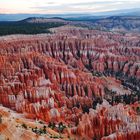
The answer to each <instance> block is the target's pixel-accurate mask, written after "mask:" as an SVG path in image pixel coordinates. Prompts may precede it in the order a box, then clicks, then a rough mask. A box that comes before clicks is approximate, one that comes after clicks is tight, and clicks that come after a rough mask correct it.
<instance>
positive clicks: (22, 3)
mask: <svg viewBox="0 0 140 140" xmlns="http://www.w3.org/2000/svg"><path fill="white" fill-rule="evenodd" d="M133 8H140V0H106V1H105V0H0V14H3V13H4V14H19V13H30V14H33V13H37V14H69V13H96V12H108V11H116V10H122V9H133Z"/></svg>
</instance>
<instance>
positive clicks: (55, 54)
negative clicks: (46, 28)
mask: <svg viewBox="0 0 140 140" xmlns="http://www.w3.org/2000/svg"><path fill="white" fill-rule="evenodd" d="M50 31H51V32H52V33H51V34H37V35H9V36H2V37H0V104H1V106H0V118H1V123H0V134H1V135H0V139H2V140H3V139H6V138H7V139H9V140H14V139H15V138H17V137H18V139H19V140H24V139H33V140H34V139H38V140H45V139H48V140H51V139H65V140H67V139H73V140H139V139H140V103H139V100H140V34H139V33H125V34H122V33H117V32H109V31H108V32H107V31H99V30H89V29H87V28H82V27H75V26H71V25H65V26H62V27H57V28H51V29H50ZM8 109H9V110H10V112H9V111H8ZM13 114H14V118H13V117H11V120H8V122H7V121H5V119H7V118H10V117H7V116H13ZM17 118H18V122H17ZM21 120H22V121H21ZM15 121H16V123H15ZM35 121H36V122H35ZM23 122H24V125H23ZM30 122H32V123H33V124H32V125H31V124H30ZM25 123H26V125H25ZM13 124H14V125H13ZM16 125H18V127H16ZM19 125H20V126H19ZM11 126H12V127H11ZM22 126H23V127H22ZM43 126H45V129H43V128H42V127H43ZM11 129H13V132H11V131H10V130H11ZM40 129H41V130H40ZM42 129H43V130H44V131H42ZM20 131H22V137H21V133H20ZM28 134H29V135H30V137H28V136H27V135H28ZM7 135H8V137H7ZM54 135H55V136H54Z"/></svg>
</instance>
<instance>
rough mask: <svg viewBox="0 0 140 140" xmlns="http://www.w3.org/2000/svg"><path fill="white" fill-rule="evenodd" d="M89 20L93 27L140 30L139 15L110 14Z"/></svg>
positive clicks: (112, 29)
mask: <svg viewBox="0 0 140 140" xmlns="http://www.w3.org/2000/svg"><path fill="white" fill-rule="evenodd" d="M90 22H92V26H93V27H94V28H98V29H104V30H111V31H132V32H140V16H137V17H136V16H135V17H134V16H111V17H107V18H102V19H97V20H96V21H95V20H91V21H90Z"/></svg>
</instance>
